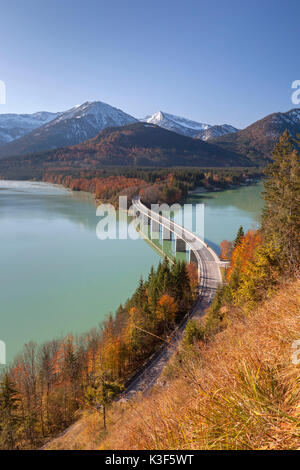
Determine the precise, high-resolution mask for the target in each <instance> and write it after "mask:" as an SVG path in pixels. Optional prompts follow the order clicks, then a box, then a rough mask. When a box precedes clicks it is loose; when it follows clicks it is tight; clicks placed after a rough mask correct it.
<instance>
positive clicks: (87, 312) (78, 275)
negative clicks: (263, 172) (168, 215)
mask: <svg viewBox="0 0 300 470" xmlns="http://www.w3.org/2000/svg"><path fill="white" fill-rule="evenodd" d="M260 191H261V185H256V186H251V187H243V188H240V189H236V190H231V191H222V192H217V193H209V194H205V195H203V196H202V197H201V199H199V197H197V198H193V199H191V200H190V201H189V202H204V203H205V238H206V240H207V241H208V242H209V243H210V244H211V246H213V247H216V248H217V247H218V244H219V243H220V241H222V240H223V239H224V238H226V239H229V240H230V239H233V238H234V236H235V234H236V232H237V229H238V227H239V226H240V225H243V226H244V228H245V229H246V230H247V229H249V228H251V227H253V226H255V225H257V221H258V214H259V213H260V210H261V207H262V201H261V200H260V197H259V194H260ZM191 214H192V212H191V213H190V216H191ZM98 222H99V217H97V216H96V207H95V205H94V202H93V198H92V197H91V196H89V195H86V194H82V193H73V192H71V191H67V190H64V189H63V188H60V187H57V186H51V185H47V184H43V183H28V182H7V181H0V263H1V266H0V268H1V269H0V316H1V328H0V339H1V340H4V341H5V342H6V348H7V359H8V360H11V359H12V358H13V357H14V355H15V354H17V353H18V352H19V351H20V350H21V349H22V347H23V344H24V343H25V342H28V341H29V340H34V341H36V342H38V343H40V342H42V341H45V340H49V339H52V338H55V337H59V336H61V335H64V334H67V333H69V332H73V333H82V332H84V331H87V330H88V329H90V328H91V327H93V326H96V325H97V324H98V323H99V322H100V321H101V320H102V319H103V318H104V317H105V315H106V314H107V313H109V312H114V311H115V310H116V308H117V307H118V306H119V304H120V303H123V302H124V301H125V300H126V299H127V298H128V297H129V296H130V295H131V294H132V293H133V291H134V290H135V288H136V286H137V283H138V280H139V278H140V277H141V275H143V276H144V277H146V276H147V274H148V272H149V270H150V267H151V265H157V263H158V261H159V259H160V257H159V255H158V253H157V252H156V251H155V250H154V249H153V248H152V247H151V246H150V245H149V244H147V243H146V242H145V241H144V240H142V239H138V240H131V239H127V240H99V239H98V238H97V236H96V226H97V223H98ZM120 224H121V225H122V224H125V225H126V222H120Z"/></svg>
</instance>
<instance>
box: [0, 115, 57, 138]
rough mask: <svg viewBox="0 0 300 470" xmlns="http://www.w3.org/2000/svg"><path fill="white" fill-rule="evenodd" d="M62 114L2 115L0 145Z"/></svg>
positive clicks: (0, 117) (0, 116) (0, 118)
mask: <svg viewBox="0 0 300 470" xmlns="http://www.w3.org/2000/svg"><path fill="white" fill-rule="evenodd" d="M60 114H61V113H48V112H47V111H39V112H37V113H34V114H0V143H1V144H6V143H8V142H11V141H13V140H15V139H18V138H19V137H22V136H23V135H25V134H28V133H29V132H31V131H33V130H34V129H37V128H38V127H40V126H43V125H44V124H47V123H48V122H50V121H52V120H53V119H56V118H57V117H58V116H60Z"/></svg>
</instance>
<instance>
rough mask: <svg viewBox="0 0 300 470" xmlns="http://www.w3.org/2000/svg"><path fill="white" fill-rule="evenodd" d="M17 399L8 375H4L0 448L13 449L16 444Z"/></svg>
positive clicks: (0, 413) (0, 400)
mask: <svg viewBox="0 0 300 470" xmlns="http://www.w3.org/2000/svg"><path fill="white" fill-rule="evenodd" d="M17 407H18V398H17V391H16V389H15V385H14V383H13V381H12V380H11V378H10V377H9V375H8V374H5V375H4V378H3V381H2V383H1V391H0V447H1V448H2V449H14V448H15V442H16V436H15V433H16V428H17V422H18V419H17V414H16V411H17Z"/></svg>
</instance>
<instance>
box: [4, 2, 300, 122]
mask: <svg viewBox="0 0 300 470" xmlns="http://www.w3.org/2000/svg"><path fill="white" fill-rule="evenodd" d="M299 39H300V2H299V0H285V1H284V0H227V1H226V0H212V1H209V0H205V1H204V0H194V1H193V0H185V1H183V0H180V1H178V0H151V1H147V0H105V1H104V0H1V7H0V80H4V81H5V82H6V87H7V103H6V105H0V113H8V112H17V113H22V112H35V111H37V110H49V111H60V110H65V109H68V108H70V107H72V106H73V105H75V104H80V103H83V102H84V101H87V100H100V101H104V102H106V103H109V104H111V105H113V106H116V107H119V108H121V109H123V110H124V111H126V112H128V113H129V114H132V115H134V116H137V117H142V116H144V115H146V114H149V113H153V112H155V111H158V110H164V111H166V112H170V113H173V114H179V115H182V116H185V117H189V118H191V119H195V120H199V121H203V122H208V123H212V124H222V123H225V122H226V123H229V124H233V125H235V126H237V127H244V126H246V125H248V124H250V123H251V122H253V121H255V120H257V119H259V118H261V117H263V116H265V115H266V114H269V113H271V112H275V111H286V110H288V109H291V108H293V107H294V105H293V104H292V102H291V88H290V87H291V83H292V81H294V80H297V79H300V66H299V63H300V62H299Z"/></svg>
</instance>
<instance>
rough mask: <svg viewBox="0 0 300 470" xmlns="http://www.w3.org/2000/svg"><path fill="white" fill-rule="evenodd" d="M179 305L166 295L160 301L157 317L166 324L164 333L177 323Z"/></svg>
mask: <svg viewBox="0 0 300 470" xmlns="http://www.w3.org/2000/svg"><path fill="white" fill-rule="evenodd" d="M177 309H178V307H177V303H176V302H175V300H174V299H173V297H171V295H169V294H164V295H162V296H161V298H160V299H159V301H158V305H157V310H156V316H157V318H158V320H159V321H160V322H163V324H164V331H165V332H166V330H167V329H168V328H169V327H170V326H171V325H172V324H173V323H174V322H175V315H176V312H177Z"/></svg>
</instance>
